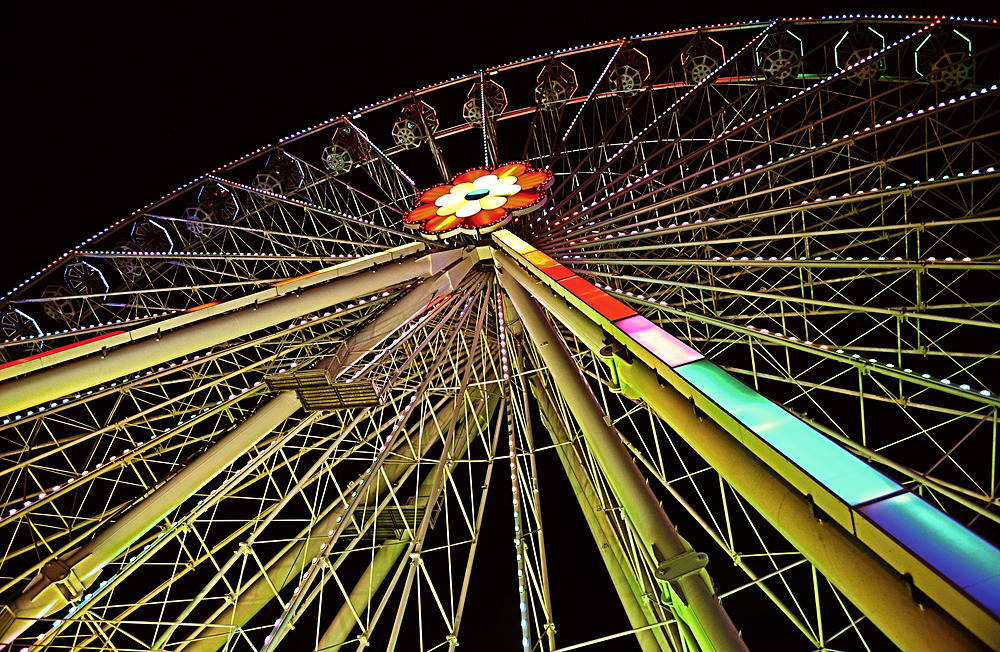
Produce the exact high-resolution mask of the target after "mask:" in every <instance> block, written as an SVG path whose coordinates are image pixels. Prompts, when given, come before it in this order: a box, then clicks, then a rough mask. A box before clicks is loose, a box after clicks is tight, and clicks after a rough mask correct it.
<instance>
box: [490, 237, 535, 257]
mask: <svg viewBox="0 0 1000 652" xmlns="http://www.w3.org/2000/svg"><path fill="white" fill-rule="evenodd" d="M493 236H494V237H495V238H497V239H498V240H500V242H502V243H504V244H505V245H507V246H508V247H510V248H511V249H513V250H514V251H516V252H517V253H519V254H521V255H522V256H523V255H524V254H527V253H529V252H532V251H538V250H537V249H535V248H534V247H532V246H531V245H530V244H528V243H527V242H525V241H524V240H522V239H521V238H519V237H517V236H516V235H514V234H513V233H511V232H509V231H505V232H498V233H494V234H493Z"/></svg>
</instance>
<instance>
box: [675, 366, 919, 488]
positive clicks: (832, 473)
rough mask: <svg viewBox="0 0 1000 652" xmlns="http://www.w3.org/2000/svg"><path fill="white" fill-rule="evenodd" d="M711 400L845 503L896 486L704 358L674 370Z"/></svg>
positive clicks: (897, 486)
mask: <svg viewBox="0 0 1000 652" xmlns="http://www.w3.org/2000/svg"><path fill="white" fill-rule="evenodd" d="M674 371H675V372H676V373H677V374H678V375H679V376H681V377H682V378H684V379H685V380H686V381H688V382H689V383H690V384H691V385H692V386H694V387H695V388H696V389H698V390H699V391H700V392H701V393H702V394H704V395H705V396H706V397H707V398H709V399H710V400H712V401H713V402H714V403H715V404H716V405H718V406H719V407H721V408H722V409H723V410H725V411H726V412H728V413H729V414H731V415H732V416H733V417H735V418H736V419H737V420H738V421H739V422H740V423H742V424H743V425H744V426H746V427H747V428H748V429H749V430H751V431H752V432H753V433H755V434H756V435H757V436H758V437H760V438H761V439H762V440H763V441H765V442H766V443H767V444H768V445H770V446H771V447H772V448H774V449H775V450H777V451H778V452H779V453H781V454H782V455H784V456H785V457H786V458H787V459H788V460H790V461H791V462H793V463H794V464H795V465H796V466H798V467H799V468H801V469H802V470H803V471H805V472H806V473H807V474H808V475H810V476H812V477H813V478H815V479H816V481H818V482H819V483H820V484H822V485H823V486H825V487H826V488H827V489H828V490H829V491H830V492H831V493H833V494H834V495H835V496H837V497H838V498H840V499H841V500H843V501H844V502H845V503H847V504H848V505H852V506H853V505H858V504H860V503H864V502H868V501H870V500H876V499H878V498H881V497H884V496H888V495H891V494H893V493H895V492H898V491H900V490H902V487H901V486H900V485H899V484H898V483H896V482H894V481H893V480H891V479H890V478H888V477H887V476H885V475H883V474H882V473H880V472H879V471H877V470H876V469H874V468H872V467H871V466H869V465H868V464H866V463H865V462H863V461H861V460H860V459H858V458H857V457H855V456H854V455H853V454H851V453H849V452H848V451H846V450H845V449H844V448H842V447H841V446H840V445H839V444H837V443H836V442H834V441H832V440H831V439H829V438H828V437H826V436H825V435H823V434H821V433H820V432H819V431H817V430H816V429H814V428H812V427H811V426H808V425H806V424H805V423H804V422H802V421H800V420H799V419H797V418H796V417H794V416H792V415H791V414H789V413H788V412H786V411H785V410H784V408H782V407H781V406H779V405H777V404H776V403H774V402H772V401H770V400H768V399H766V398H764V397H763V396H761V395H760V394H758V393H757V392H755V391H754V390H753V389H751V388H749V387H747V386H746V385H744V384H743V383H741V382H740V381H739V380H737V379H736V378H734V377H733V376H731V375H730V374H728V373H726V372H725V371H723V370H722V369H720V368H719V367H718V366H716V365H715V364H713V363H712V362H709V361H708V360H699V361H697V362H692V363H689V364H686V365H683V366H680V367H677V368H676V369H675V370H674Z"/></svg>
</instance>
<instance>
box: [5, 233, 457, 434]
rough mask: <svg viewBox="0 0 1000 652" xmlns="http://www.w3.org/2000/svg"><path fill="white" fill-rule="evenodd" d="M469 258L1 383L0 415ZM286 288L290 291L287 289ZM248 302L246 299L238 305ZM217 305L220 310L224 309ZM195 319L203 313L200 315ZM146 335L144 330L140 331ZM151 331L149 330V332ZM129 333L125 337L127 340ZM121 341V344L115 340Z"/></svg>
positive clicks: (297, 295) (198, 325)
mask: <svg viewBox="0 0 1000 652" xmlns="http://www.w3.org/2000/svg"><path fill="white" fill-rule="evenodd" d="M463 257H469V254H468V253H467V252H465V251H463V250H461V249H451V250H445V251H439V252H434V253H430V254H425V255H415V256H411V257H409V258H405V259H402V260H399V261H395V262H389V263H386V264H384V265H383V266H381V267H375V263H373V264H372V266H371V267H370V268H366V269H362V270H360V271H357V272H356V273H355V274H352V275H350V276H345V277H340V278H336V279H335V280H332V281H330V282H328V283H324V284H320V285H311V286H308V287H306V288H305V289H303V290H301V292H289V293H288V294H285V295H284V296H278V297H276V298H273V299H271V300H270V301H266V302H263V303H260V304H259V305H258V304H252V305H249V306H246V307H243V308H241V309H239V310H236V311H233V312H224V314H219V315H218V316H216V317H211V318H209V319H204V320H200V321H195V322H193V323H190V324H186V325H184V326H181V327H179V328H177V329H175V330H170V331H164V332H162V333H161V332H158V331H156V330H154V331H153V332H152V333H150V334H148V335H147V336H145V337H143V338H142V339H136V340H131V341H129V340H128V338H127V337H126V343H123V344H122V345H121V346H118V347H117V348H114V349H109V350H106V351H103V352H101V353H99V354H95V355H91V356H90V357H85V358H80V359H72V360H67V361H66V362H64V363H62V364H59V365H56V366H54V367H51V368H47V369H41V370H39V371H37V372H35V373H31V374H29V375H27V376H24V377H21V378H13V379H11V380H6V381H4V382H2V383H0V415H4V414H12V413H15V412H19V411H21V410H25V409H28V408H31V407H34V406H36V405H41V404H45V403H48V402H49V401H53V400H55V399H57V398H60V397H63V396H66V395H68V394H71V393H73V392H77V391H79V390H81V389H84V388H86V387H93V386H94V385H99V384H101V383H107V382H110V381H112V380H115V379H116V378H120V377H122V376H127V375H129V374H133V373H136V372H138V371H142V370H144V369H148V368H149V367H151V366H154V365H158V364H163V363H164V362H167V361H169V360H174V359H177V358H181V357H184V356H186V355H190V354H192V353H195V352H197V351H202V350H204V349H207V348H210V347H213V346H217V345H219V344H222V343H223V342H227V341H229V340H232V339H235V338H239V337H244V336H246V335H249V334H250V333H253V332H254V331H258V330H261V329H265V328H271V327H273V326H274V325H275V324H282V323H285V322H288V321H290V320H292V319H297V318H299V317H302V316H304V315H308V314H310V313H313V312H318V311H321V310H324V309H326V308H328V307H329V306H332V305H334V304H337V303H341V302H344V301H349V300H351V299H356V298H358V297H364V296H367V295H370V294H373V293H375V292H380V291H382V290H383V289H385V288H388V287H392V286H395V285H399V284H400V283H405V282H406V281H410V280H413V279H417V278H426V277H428V276H432V275H434V274H436V273H438V272H439V271H441V270H442V269H444V268H446V267H448V266H449V265H452V264H454V263H455V262H457V261H458V260H460V259H462V258H463ZM282 289H284V288H282ZM234 301H236V302H239V303H241V304H242V303H244V302H243V301H242V300H239V299H237V300H234ZM224 308H225V304H223V305H222V306H215V307H214V308H213V309H215V310H223V309H224ZM194 314H195V315H196V314H197V313H194ZM140 330H142V329H140ZM143 332H145V331H143ZM127 335H129V333H125V334H124V335H123V336H127ZM115 341H118V340H115Z"/></svg>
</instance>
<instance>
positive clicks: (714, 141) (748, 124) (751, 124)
mask: <svg viewBox="0 0 1000 652" xmlns="http://www.w3.org/2000/svg"><path fill="white" fill-rule="evenodd" d="M913 36H914V35H911V36H910V37H909V38H912V37H913ZM905 41H906V39H903V40H901V41H899V42H897V44H895V47H900V44H901V43H903V42H905ZM835 78H836V75H834V76H832V77H829V78H827V79H826V80H824V82H829V81H830V80H832V79H835ZM910 83H911V84H912V83H913V82H910ZM819 86H820V84H817V85H815V86H813V87H812V88H809V89H808V92H809V93H810V94H814V93H819V92H825V90H823V89H818V87H819ZM761 88H762V87H761ZM895 92H896V91H895V90H887V91H885V92H884V94H886V95H888V94H890V93H895ZM801 95H802V93H800V96H801ZM807 97H808V95H807ZM962 97H963V98H965V97H966V96H964V95H963V96H962ZM876 99H877V98H876ZM800 101H802V100H801V99H800V98H799V97H797V96H796V97H792V98H789V99H787V100H786V101H784V102H781V103H779V104H778V105H777V106H772V107H770V108H769V109H765V110H763V111H762V112H761V113H758V114H757V115H756V116H755V117H753V118H748V119H746V120H744V121H743V122H742V123H740V125H739V126H738V127H736V128H730V129H727V130H725V132H724V134H723V136H725V137H721V136H719V135H715V136H714V137H713V138H710V139H709V142H708V144H707V145H706V146H705V147H704V148H703V149H702V151H703V152H710V151H712V148H713V147H715V146H718V145H720V144H728V143H729V142H733V140H732V139H733V138H734V137H736V136H738V135H740V134H741V133H743V131H745V130H747V129H753V128H756V125H757V124H759V123H760V122H761V121H762V120H764V119H768V118H770V117H774V116H773V115H772V114H774V113H775V111H777V112H780V111H781V110H782V109H784V110H787V109H788V108H789V106H791V105H795V104H797V103H798V102H800ZM873 101H874V99H862V100H860V101H859V103H858V104H857V105H856V107H848V108H844V109H840V110H839V111H835V112H833V113H831V114H828V115H820V116H819V118H818V124H819V125H823V124H824V123H827V122H829V123H831V124H835V123H836V121H835V118H837V117H838V116H840V115H841V114H845V113H846V112H847V111H849V110H851V109H852V108H853V109H855V110H856V108H857V107H863V106H867V105H868V104H870V103H871V102H873ZM782 105H785V106H784V107H782ZM945 106H946V105H945V104H944V103H942V104H941V105H940V108H944V107H945ZM933 108H939V107H933ZM896 110H898V109H896ZM922 115H923V109H921V110H920V113H919V114H918V117H919V116H922ZM908 117H913V114H912V112H911V114H910V115H909V116H908ZM813 126H814V125H810V128H813ZM791 133H792V134H795V133H807V130H806V128H805V127H802V128H800V129H799V130H798V131H793V132H791ZM859 134H860V132H858V131H855V133H854V136H855V137H856V136H858V135H859ZM690 136H691V134H689V135H688V137H690ZM838 139H839V138H838ZM851 140H852V141H853V140H854V138H853V137H852V139H851ZM750 142H751V143H753V144H754V145H755V149H756V150H758V151H759V150H762V149H764V148H770V147H772V146H773V145H772V142H770V141H768V142H766V143H764V144H763V145H758V144H757V143H758V142H759V141H758V140H757V139H751V140H750ZM834 142H836V139H835V140H834ZM806 146H807V147H812V144H811V143H806ZM691 156H693V154H689V155H688V157H691ZM647 160H648V159H647ZM686 160H687V159H681V162H682V163H683V162H685V161H686ZM731 160H733V159H732V156H731V155H726V156H723V157H722V162H718V163H717V162H714V161H707V162H705V163H703V164H702V165H699V166H695V167H694V169H695V170H699V171H702V170H712V169H713V168H716V167H719V166H722V165H725V164H726V163H728V162H729V161H731ZM654 165H655V163H654ZM662 167H664V166H663V165H661V168H662ZM747 171H748V172H749V171H750V170H749V169H748V170H747ZM662 174H663V173H662V172H660V173H658V175H654V176H659V175H662ZM643 183H648V181H647V180H646V179H645V178H644V179H643ZM605 201H607V200H605ZM589 211H590V209H589V208H588V212H587V213H584V215H586V214H588V213H589ZM581 219H583V218H582V217H578V218H577V220H578V221H579V220H581Z"/></svg>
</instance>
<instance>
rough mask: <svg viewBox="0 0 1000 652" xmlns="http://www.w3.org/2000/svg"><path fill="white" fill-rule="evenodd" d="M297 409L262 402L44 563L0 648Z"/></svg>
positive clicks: (288, 400) (73, 595) (286, 397)
mask: <svg viewBox="0 0 1000 652" xmlns="http://www.w3.org/2000/svg"><path fill="white" fill-rule="evenodd" d="M297 409H299V401H298V399H297V398H296V397H295V394H294V393H292V392H285V393H282V394H279V395H278V396H276V397H275V398H273V399H271V400H270V401H269V402H268V403H266V404H264V405H263V406H261V407H260V408H259V409H258V410H257V411H256V412H254V414H253V415H252V416H250V417H249V418H248V419H247V420H246V421H244V422H243V423H242V424H240V425H239V426H238V427H237V428H236V429H235V430H233V431H232V432H230V433H229V434H228V435H226V436H225V437H223V438H222V439H221V440H219V441H218V442H217V443H216V444H215V445H213V446H212V447H211V448H210V449H209V450H208V451H206V452H205V453H204V454H202V455H200V456H198V457H197V458H196V459H195V460H194V461H193V462H192V463H190V464H188V465H187V466H185V467H184V468H183V469H181V471H180V472H178V473H177V475H175V476H173V477H172V478H170V480H168V481H167V482H166V483H165V484H164V485H163V486H161V487H159V488H158V489H156V490H155V491H154V492H153V493H152V494H150V495H149V496H147V497H146V498H144V499H142V500H141V501H140V502H138V503H137V504H136V505H135V506H133V507H132V508H131V509H129V510H128V511H126V512H125V513H124V514H123V515H122V516H121V517H120V518H118V519H117V520H116V521H115V522H114V523H113V524H112V525H110V526H109V527H108V528H106V529H105V530H103V531H102V532H100V533H99V534H98V535H97V536H96V537H94V538H93V539H92V540H91V541H90V542H89V543H87V544H85V545H83V546H82V547H80V548H76V549H74V550H71V551H70V552H68V553H66V554H64V555H63V556H62V557H60V558H59V559H57V560H55V561H53V562H50V563H49V564H46V566H45V567H44V568H43V569H42V572H41V573H40V574H38V575H37V576H36V577H35V578H34V579H33V580H32V581H31V582H30V583H29V584H28V586H27V587H26V588H25V589H24V591H23V592H22V593H21V595H19V596H18V597H17V598H16V599H15V600H14V601H13V602H12V603H11V604H10V605H9V606H8V609H9V611H7V610H4V612H3V614H2V615H0V619H2V620H0V649H2V648H3V646H6V645H10V644H11V643H13V641H14V639H15V638H17V636H19V635H20V634H21V633H22V632H24V630H26V629H27V628H28V627H29V626H31V624H32V623H33V622H35V621H36V620H37V619H39V618H45V617H47V616H50V615H52V614H53V613H55V612H56V611H57V610H59V609H61V608H62V607H65V606H66V605H68V604H69V603H70V602H71V601H73V600H76V599H77V598H78V597H79V596H80V595H82V594H83V592H84V591H86V589H87V587H89V586H90V585H91V584H93V583H94V581H95V580H96V579H97V577H98V575H99V574H100V572H101V569H103V568H104V566H105V565H106V564H108V563H109V562H110V561H111V560H113V559H114V558H115V557H117V556H118V555H119V554H121V553H122V552H123V551H124V550H125V549H127V548H128V547H129V546H130V545H131V544H132V543H133V542H134V541H135V540H136V539H138V538H139V537H140V536H142V535H143V534H144V533H146V532H147V531H148V530H149V529H150V528H151V527H153V526H154V525H156V524H157V523H159V522H160V521H161V520H162V519H163V518H164V517H165V516H166V515H167V514H169V513H170V512H171V511H173V510H174V509H176V508H177V507H178V506H179V505H180V504H181V503H183V502H184V501H185V500H187V499H188V498H190V497H191V496H192V495H193V494H194V493H195V492H197V491H198V490H200V489H201V488H202V487H203V486H205V484H206V483H208V482H209V481H210V480H211V479H212V478H214V477H215V476H216V475H218V474H219V473H220V472H222V470H223V469H225V468H227V467H228V466H230V465H231V464H232V463H233V462H235V461H236V460H237V459H239V458H240V457H241V456H242V455H245V454H246V452H247V451H249V450H250V448H252V447H253V446H254V445H255V444H256V443H257V442H259V441H260V440H261V439H263V438H264V437H265V436H266V435H267V434H268V433H270V432H271V431H272V430H273V429H274V428H276V427H278V426H279V425H281V423H282V422H284V421H285V419H287V418H288V417H290V416H291V415H292V414H293V413H294V412H295V411H296V410H297Z"/></svg>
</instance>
